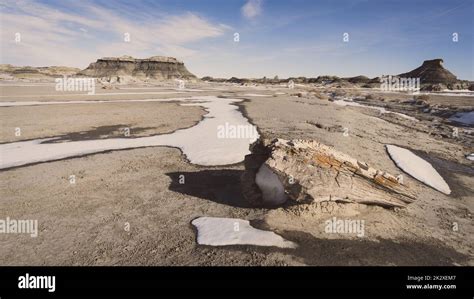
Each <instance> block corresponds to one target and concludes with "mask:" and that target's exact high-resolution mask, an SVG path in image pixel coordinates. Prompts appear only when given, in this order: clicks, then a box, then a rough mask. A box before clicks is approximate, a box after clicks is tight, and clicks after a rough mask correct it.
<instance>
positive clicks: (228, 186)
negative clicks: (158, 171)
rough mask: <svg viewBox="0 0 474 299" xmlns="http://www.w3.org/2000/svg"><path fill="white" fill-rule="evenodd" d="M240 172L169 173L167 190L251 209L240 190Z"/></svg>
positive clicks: (220, 170)
mask: <svg viewBox="0 0 474 299" xmlns="http://www.w3.org/2000/svg"><path fill="white" fill-rule="evenodd" d="M242 173H243V171H242V170H235V169H215V170H214V169H211V170H201V171H196V172H169V173H167V174H166V175H167V176H169V177H170V178H171V184H170V186H169V189H170V190H171V191H174V192H179V193H182V194H186V195H190V196H194V197H199V198H202V199H206V200H210V201H213V202H216V203H220V204H225V205H229V206H233V207H239V208H251V207H252V206H251V205H250V204H249V203H247V202H246V201H245V200H244V197H243V195H242V192H241V189H240V176H241V175H242Z"/></svg>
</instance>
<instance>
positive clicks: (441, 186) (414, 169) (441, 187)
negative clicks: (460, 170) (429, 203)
mask: <svg viewBox="0 0 474 299" xmlns="http://www.w3.org/2000/svg"><path fill="white" fill-rule="evenodd" d="M386 148H387V152H388V154H389V155H390V157H391V158H392V159H393V161H394V162H395V164H397V166H398V167H400V168H401V169H402V170H403V171H405V172H406V173H408V174H409V175H411V176H412V177H414V178H415V179H417V180H419V181H420V182H423V183H425V184H426V185H428V186H430V187H433V188H434V189H436V190H438V191H440V192H442V193H444V194H451V189H450V188H449V186H448V184H447V183H446V182H445V181H444V179H443V177H442V176H441V175H440V174H439V173H438V172H437V171H436V170H435V169H434V168H433V166H431V164H430V163H428V162H426V161H425V160H423V159H422V158H420V157H418V156H417V155H415V154H414V153H412V152H411V151H409V150H407V149H405V148H401V147H398V146H395V145H390V144H387V145H386Z"/></svg>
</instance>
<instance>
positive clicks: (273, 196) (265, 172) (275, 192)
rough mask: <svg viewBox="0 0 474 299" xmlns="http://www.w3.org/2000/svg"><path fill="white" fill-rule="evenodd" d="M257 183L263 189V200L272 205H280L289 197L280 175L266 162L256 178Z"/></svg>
mask: <svg viewBox="0 0 474 299" xmlns="http://www.w3.org/2000/svg"><path fill="white" fill-rule="evenodd" d="M255 183H256V184H257V186H258V187H259V188H260V190H261V191H262V197H263V201H264V202H265V203H268V204H271V205H280V204H282V203H284V202H285V201H286V200H287V199H288V198H287V196H286V194H285V187H283V184H282V183H281V182H280V179H279V178H278V176H277V175H276V174H275V173H273V171H272V170H271V169H270V168H269V167H268V166H267V165H265V164H262V166H260V169H259V170H258V172H257V176H256V178H255Z"/></svg>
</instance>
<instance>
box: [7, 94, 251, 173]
mask: <svg viewBox="0 0 474 299" xmlns="http://www.w3.org/2000/svg"><path fill="white" fill-rule="evenodd" d="M149 101H151V100H149ZM155 101H163V102H167V101H184V102H185V103H183V104H181V105H183V106H201V107H204V108H205V109H206V111H208V113H207V114H206V115H204V118H203V120H201V121H200V122H199V123H198V124H197V125H195V126H193V127H190V128H187V129H181V130H177V131H175V132H173V133H170V134H163V135H155V136H149V137H139V138H110V139H100V140H82V141H65V142H58V143H42V142H45V141H48V140H54V139H55V138H46V139H36V140H30V141H19V142H13V143H5V144H0V169H3V168H9V167H14V166H20V165H25V164H30V163H36V162H45V161H52V160H58V159H63V158H68V157H74V156H80V155H85V154H91V153H99V152H104V151H109V150H118V149H131V148H140V147H148V146H172V147H178V148H180V149H181V151H182V152H183V153H184V154H185V155H186V157H187V158H188V160H189V161H190V162H191V163H194V164H198V165H206V166H210V165H226V164H234V163H239V162H241V161H242V160H243V158H244V156H245V155H247V154H249V153H250V152H249V149H248V148H249V144H250V143H253V142H254V141H255V140H256V138H255V137H254V138H251V139H250V138H249V139H246V138H218V136H217V135H218V134H217V130H218V126H222V125H224V124H225V123H228V124H229V125H233V126H241V125H244V126H250V125H251V124H250V123H249V122H248V120H247V119H246V118H245V117H244V116H243V115H242V114H241V113H240V112H239V111H238V107H237V106H236V105H234V103H236V102H240V101H242V100H240V99H224V98H217V97H214V96H202V97H200V96H195V97H191V98H171V99H156V100H155ZM257 137H258V136H257Z"/></svg>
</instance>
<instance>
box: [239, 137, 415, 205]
mask: <svg viewBox="0 0 474 299" xmlns="http://www.w3.org/2000/svg"><path fill="white" fill-rule="evenodd" d="M250 150H251V152H252V153H251V154H249V155H247V156H246V157H245V169H246V170H245V172H244V174H243V175H242V178H241V179H242V190H243V195H244V197H245V198H246V199H247V200H248V201H249V202H250V203H252V204H253V205H255V206H272V205H273V206H275V205H279V204H282V203H283V202H285V201H286V199H292V200H294V201H297V202H301V203H308V202H311V201H340V202H357V203H363V204H376V205H381V206H384V207H405V206H406V205H407V204H409V203H411V202H413V201H414V200H415V199H416V195H415V194H414V192H413V191H412V190H411V189H410V188H409V186H407V185H405V184H403V182H402V181H399V180H397V178H396V177H395V176H393V175H391V174H389V173H386V172H384V171H381V170H377V169H375V168H372V167H370V166H369V165H367V164H366V163H364V162H361V161H358V160H357V159H354V158H352V157H350V156H349V155H346V154H344V153H341V152H338V151H336V150H335V149H334V148H332V147H329V146H326V145H324V144H321V143H319V142H317V141H314V140H291V141H288V140H283V139H276V140H273V141H271V142H270V143H267V144H265V141H261V140H259V141H257V142H256V143H254V144H253V145H252V146H251V148H250Z"/></svg>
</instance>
